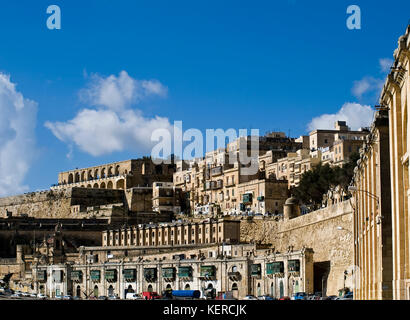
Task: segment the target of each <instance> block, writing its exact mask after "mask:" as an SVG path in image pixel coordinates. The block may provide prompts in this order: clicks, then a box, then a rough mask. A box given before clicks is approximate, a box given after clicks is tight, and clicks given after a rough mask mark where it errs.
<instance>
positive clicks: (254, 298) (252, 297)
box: [243, 295, 258, 300]
mask: <svg viewBox="0 0 410 320" xmlns="http://www.w3.org/2000/svg"><path fill="white" fill-rule="evenodd" d="M243 300H258V298H256V297H255V296H252V295H247V296H246V297H245V298H243Z"/></svg>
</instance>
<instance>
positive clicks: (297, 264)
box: [288, 260, 300, 272]
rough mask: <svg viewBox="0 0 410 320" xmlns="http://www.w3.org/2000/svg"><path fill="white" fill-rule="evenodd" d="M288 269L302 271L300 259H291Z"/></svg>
mask: <svg viewBox="0 0 410 320" xmlns="http://www.w3.org/2000/svg"><path fill="white" fill-rule="evenodd" d="M288 271H291V272H299V271H300V261H299V260H289V261H288Z"/></svg>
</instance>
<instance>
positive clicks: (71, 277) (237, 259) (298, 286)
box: [33, 244, 313, 299]
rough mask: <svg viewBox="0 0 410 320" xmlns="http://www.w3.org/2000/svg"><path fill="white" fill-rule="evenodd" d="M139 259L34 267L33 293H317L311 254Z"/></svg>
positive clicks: (248, 248)
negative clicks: (173, 291) (171, 290)
mask: <svg viewBox="0 0 410 320" xmlns="http://www.w3.org/2000/svg"><path fill="white" fill-rule="evenodd" d="M114 250H115V251H114ZM141 253H142V252H141V249H140V248H138V249H136V248H135V247H133V246H130V247H127V248H121V247H114V248H112V247H84V248H82V249H81V253H80V254H79V256H78V260H77V261H76V262H75V263H65V264H53V265H41V264H38V265H35V266H34V267H33V283H34V288H35V290H36V291H39V292H43V293H45V294H47V295H48V296H50V297H54V296H56V295H57V294H60V295H63V294H72V295H74V296H79V297H81V298H86V297H90V296H95V297H98V296H100V295H105V296H112V295H116V296H118V297H119V298H122V299H124V298H125V295H126V293H127V292H136V293H139V294H141V293H142V292H146V291H148V292H157V293H159V294H162V292H163V291H164V290H166V289H173V290H199V291H200V292H201V297H202V298H204V297H206V296H207V293H208V292H209V291H211V290H214V292H215V294H216V295H219V294H222V293H230V294H232V296H233V297H235V298H239V299H241V298H244V297H245V296H246V295H249V294H253V295H255V296H261V295H271V296H274V297H277V298H279V297H282V296H291V295H293V294H294V293H296V292H299V291H305V292H308V293H312V292H313V291H312V289H313V287H312V285H313V264H312V250H311V249H306V248H304V249H303V250H301V251H293V252H284V253H279V252H274V251H272V249H269V248H259V247H257V246H256V245H254V244H229V245H223V246H222V245H209V244H208V245H202V246H198V245H196V246H193V247H192V246H185V247H177V248H172V247H171V248H168V250H167V251H164V252H161V251H160V249H155V248H151V252H150V253H145V254H141Z"/></svg>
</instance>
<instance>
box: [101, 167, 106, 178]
mask: <svg viewBox="0 0 410 320" xmlns="http://www.w3.org/2000/svg"><path fill="white" fill-rule="evenodd" d="M106 177H107V172H106V171H105V168H102V169H101V178H106Z"/></svg>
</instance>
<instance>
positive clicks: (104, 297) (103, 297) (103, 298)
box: [98, 296, 108, 300]
mask: <svg viewBox="0 0 410 320" xmlns="http://www.w3.org/2000/svg"><path fill="white" fill-rule="evenodd" d="M98 300H108V297H107V296H99V297H98Z"/></svg>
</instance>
